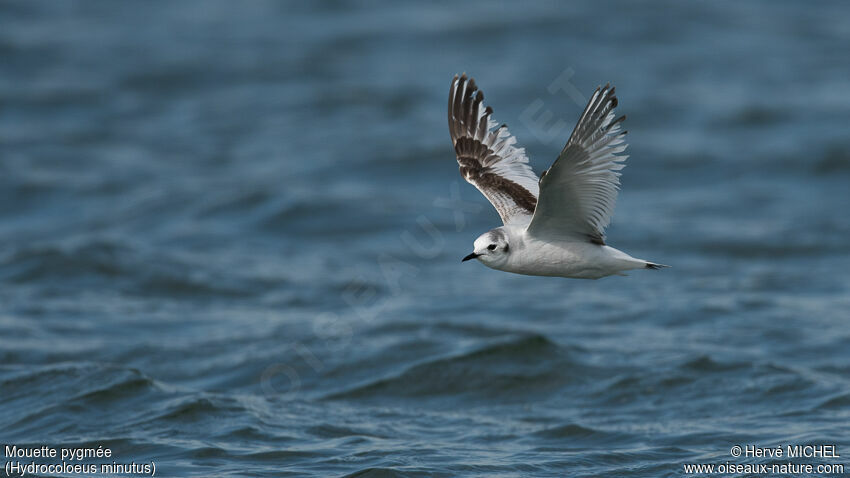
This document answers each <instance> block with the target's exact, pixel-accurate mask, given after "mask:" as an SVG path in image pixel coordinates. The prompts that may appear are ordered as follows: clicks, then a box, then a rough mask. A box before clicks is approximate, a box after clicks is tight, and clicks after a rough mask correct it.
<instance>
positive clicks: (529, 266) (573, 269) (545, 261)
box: [500, 243, 618, 279]
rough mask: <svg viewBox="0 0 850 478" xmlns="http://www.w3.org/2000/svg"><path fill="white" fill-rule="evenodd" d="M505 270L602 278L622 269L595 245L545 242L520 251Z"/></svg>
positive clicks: (502, 268)
mask: <svg viewBox="0 0 850 478" xmlns="http://www.w3.org/2000/svg"><path fill="white" fill-rule="evenodd" d="M517 252H518V254H515V255H513V257H511V260H509V261H507V262H506V263H505V264H504V265H503V267H500V269H501V270H504V271H506V272H513V273H516V274H525V275H534V276H552V277H573V278H577V279H598V278H600V277H605V276H608V275H611V274H615V273H617V272H618V268H617V267H616V266H615V265H614V264H611V263H610V261H609V260H608V259H609V258H608V257H606V256H607V255H606V254H604V253H603V251H602V250H601V248H600V247H599V246H597V245H595V244H587V245H585V244H581V243H576V244H575V245H572V244H569V245H567V246H563V247H562V246H558V245H550V244H546V245H541V246H538V247H536V248H534V249H530V248H529V249H525V250H524V251H517Z"/></svg>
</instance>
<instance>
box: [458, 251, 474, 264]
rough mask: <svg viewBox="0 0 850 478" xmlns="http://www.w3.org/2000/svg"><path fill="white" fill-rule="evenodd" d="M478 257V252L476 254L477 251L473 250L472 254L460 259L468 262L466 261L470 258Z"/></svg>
mask: <svg viewBox="0 0 850 478" xmlns="http://www.w3.org/2000/svg"><path fill="white" fill-rule="evenodd" d="M476 257H478V254H476V253H474V252H473V253H472V254H470V255H468V256H466V257H464V258H463V259H461V260H460V261H461V262H466V261H468V260H470V259H475V258H476Z"/></svg>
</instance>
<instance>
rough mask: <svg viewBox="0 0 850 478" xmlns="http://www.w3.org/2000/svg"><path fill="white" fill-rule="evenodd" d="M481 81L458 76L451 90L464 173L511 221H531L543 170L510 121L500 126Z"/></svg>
mask: <svg viewBox="0 0 850 478" xmlns="http://www.w3.org/2000/svg"><path fill="white" fill-rule="evenodd" d="M483 101H484V94H483V93H482V92H481V91H479V90H478V88H477V87H476V86H475V80H474V79H472V78H469V79H467V77H466V74H463V75H462V76H461V77H460V78H458V77H457V75H455V77H454V80H452V88H451V90H450V92H449V133H450V134H451V137H452V145H453V146H454V148H455V153H456V154H457V162H458V164H459V165H460V175H461V176H463V178H464V179H466V180H467V181H468V182H469V183H470V184H472V185H473V186H475V187H476V188H478V190H479V191H481V193H482V194H484V196H485V197H487V199H488V200H489V201H490V203H491V204H492V205H493V207H495V208H496V211H498V212H499V216H501V218H502V222H503V223H504V224H505V225H508V224H516V225H527V224H528V222H529V221H530V220H531V215H532V214H533V213H534V208H535V206H536V205H537V193H538V191H539V186H538V179H537V175H535V174H534V171H532V170H531V167H530V166H529V165H528V157H526V155H525V149H523V148H518V147H516V146H515V144H516V139H515V138H514V137H513V136H512V135H511V134H510V133H509V132H508V127H507V125H502V126H499V127H496V123H495V122H494V121H493V120H492V119H491V118H490V115H491V114H492V113H493V109H492V108H490V107H489V106H487V107H486V108H485V107H484V103H483Z"/></svg>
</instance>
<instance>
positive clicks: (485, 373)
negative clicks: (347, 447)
mask: <svg viewBox="0 0 850 478" xmlns="http://www.w3.org/2000/svg"><path fill="white" fill-rule="evenodd" d="M583 368H584V366H583V364H581V363H579V362H575V361H574V360H572V359H571V358H570V356H569V354H568V353H567V351H566V350H565V349H564V348H562V347H560V346H559V345H557V344H556V343H554V342H552V341H551V340H549V339H548V338H546V337H545V336H543V335H539V334H528V335H520V336H516V337H513V338H511V339H508V340H501V341H495V342H493V343H490V344H488V345H485V346H483V347H481V348H477V349H474V350H471V351H469V352H466V353H463V354H460V355H455V356H450V357H442V358H436V359H431V360H427V361H425V362H423V363H420V364H416V365H413V366H411V367H409V368H407V369H406V370H404V371H402V372H401V373H400V374H398V375H396V376H393V377H389V378H383V379H379V380H375V381H372V382H369V383H366V384H364V385H360V386H356V387H354V388H351V389H349V390H346V391H342V392H338V393H334V394H331V395H328V396H327V397H326V398H327V399H368V398H381V397H410V398H415V397H428V396H430V397H439V396H455V395H472V396H474V397H478V398H485V399H488V400H489V399H508V400H512V399H524V398H530V397H537V398H540V395H541V394H543V395H545V394H548V393H551V392H554V391H555V390H557V389H558V388H560V387H562V386H564V385H565V384H567V383H569V382H570V381H572V380H574V379H575V378H576V374H578V373H580V371H581V370H582V369H583Z"/></svg>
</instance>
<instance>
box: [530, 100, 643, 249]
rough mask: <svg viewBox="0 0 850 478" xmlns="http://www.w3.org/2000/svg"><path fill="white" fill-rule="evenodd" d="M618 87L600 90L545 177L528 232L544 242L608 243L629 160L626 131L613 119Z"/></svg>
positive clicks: (618, 119) (622, 117)
mask: <svg viewBox="0 0 850 478" xmlns="http://www.w3.org/2000/svg"><path fill="white" fill-rule="evenodd" d="M616 106H617V97H616V96H614V87H613V86H609V85H606V86H605V87H604V88H597V89H596V91H595V92H594V93H593V97H591V98H590V102H589V103H588V104H587V107H586V108H585V110H584V113H582V115H581V118H579V120H578V124H576V127H575V129H574V130H573V134H572V135H571V136H570V139H569V140H568V141H567V145H566V146H564V149H563V150H562V151H561V154H560V155H559V156H558V159H556V160H555V163H554V164H552V167H550V168H549V170H548V171H546V172H544V173H543V175H542V176H541V178H540V197H539V199H538V203H537V208H536V210H535V211H534V217H533V218H532V220H531V224H529V226H528V229H527V231H528V233H529V234H530V235H533V236H535V237H539V238H541V239H555V240H565V239H566V240H587V241H591V242H594V243H596V244H605V227H606V226H608V223H609V222H611V216H612V215H613V213H614V205H615V204H616V202H617V191H618V190H619V186H620V179H619V177H620V173H619V172H618V171H619V170H620V169H623V168H624V167H625V164H623V161H625V160H626V158H627V157H628V156H627V155H624V154H620V153H622V152H623V151H625V149H626V146H627V145H626V143H625V139H624V136H625V134H626V132H625V131H621V130H620V123H621V122H622V121H623V120H624V119H625V118H626V117H625V116H621V117H619V118H617V119H614V108H615V107H616Z"/></svg>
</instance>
